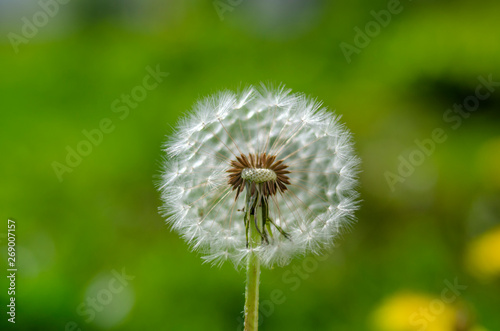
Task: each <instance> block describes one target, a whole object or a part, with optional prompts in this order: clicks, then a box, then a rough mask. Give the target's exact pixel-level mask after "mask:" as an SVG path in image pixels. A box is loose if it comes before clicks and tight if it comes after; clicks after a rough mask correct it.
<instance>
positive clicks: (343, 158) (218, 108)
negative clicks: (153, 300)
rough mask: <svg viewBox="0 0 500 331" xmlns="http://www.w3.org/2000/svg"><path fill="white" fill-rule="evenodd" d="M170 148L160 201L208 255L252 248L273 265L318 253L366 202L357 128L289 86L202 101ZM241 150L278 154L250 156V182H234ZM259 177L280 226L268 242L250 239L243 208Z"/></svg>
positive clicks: (215, 257)
mask: <svg viewBox="0 0 500 331" xmlns="http://www.w3.org/2000/svg"><path fill="white" fill-rule="evenodd" d="M165 150H166V153H167V158H166V161H165V164H164V171H163V174H162V180H161V182H160V183H159V189H160V191H161V195H162V200H163V202H164V205H163V206H162V208H161V209H162V211H163V213H164V215H165V216H166V217H167V222H168V223H169V224H170V225H171V226H172V227H173V228H174V229H175V230H176V231H178V232H179V233H180V234H181V235H182V237H183V238H184V239H185V240H186V241H187V242H188V243H189V244H190V245H191V246H192V247H193V248H194V249H196V250H199V251H200V252H202V253H203V255H204V259H205V260H206V261H210V262H213V263H222V262H223V261H225V260H231V261H233V263H234V264H235V265H237V266H239V265H243V264H244V263H245V260H246V258H247V257H248V256H249V254H250V252H251V251H254V252H257V254H258V255H259V258H260V260H261V264H262V265H266V266H271V265H275V264H278V265H284V264H287V263H289V261H290V260H291V259H292V258H293V257H296V256H301V255H302V256H303V255H305V254H307V253H311V252H312V253H320V252H321V251H322V250H324V249H325V248H327V247H329V246H331V245H332V244H333V243H334V241H335V239H337V238H338V236H339V234H340V233H341V232H342V230H344V229H347V228H348V227H349V225H350V224H351V222H352V221H353V219H354V211H355V210H356V209H357V207H358V204H357V196H358V195H357V192H356V191H355V187H356V186H357V169H358V166H359V159H358V158H357V157H356V156H355V154H354V150H353V146H352V140H351V134H350V133H349V131H348V130H347V129H346V128H345V126H344V125H342V124H341V123H340V122H339V117H338V116H335V115H334V114H333V113H332V112H330V111H328V110H327V109H325V108H322V106H321V103H319V102H317V101H315V100H312V99H310V98H307V97H306V96H304V95H302V94H293V93H291V91H290V90H288V89H285V88H284V87H283V86H281V87H279V88H277V89H273V88H268V87H265V86H262V87H261V88H259V89H255V88H253V87H250V88H248V89H246V90H244V91H243V92H241V93H232V92H229V91H224V92H221V93H219V94H217V95H213V96H210V97H208V98H206V99H204V100H202V101H199V102H198V103H197V104H196V105H195V106H194V109H193V110H192V112H190V113H189V114H188V115H187V116H186V117H185V118H184V119H182V120H181V121H180V123H179V124H178V126H177V131H176V132H175V133H174V134H173V135H172V136H171V137H169V139H168V141H167V143H166V145H165ZM241 155H246V156H247V157H250V155H254V156H256V157H257V156H259V155H266V156H265V157H264V158H263V159H262V160H264V161H261V163H266V162H267V160H269V162H272V160H271V159H270V156H272V157H275V161H274V162H275V163H274V166H271V167H269V166H262V165H261V166H252V167H248V166H243V167H241V173H239V174H238V175H239V176H240V177H241V180H242V181H243V182H244V183H245V182H246V185H244V183H242V182H241V181H239V182H237V180H238V179H239V178H238V177H237V176H236V178H234V177H233V179H234V182H233V185H231V184H230V183H228V176H229V175H228V173H229V174H230V173H231V171H233V172H234V164H237V163H234V162H236V161H235V160H237V157H241ZM273 160H274V159H273ZM279 161H282V164H286V170H287V171H286V175H284V173H283V169H282V168H283V167H282V166H281V165H280V163H278V162H279ZM243 163H245V162H243ZM250 163H252V162H250ZM239 164H240V165H242V163H241V162H240V163H239ZM232 167H233V168H232ZM270 168H272V169H275V170H276V171H273V170H271V169H270ZM280 179H281V183H282V184H283V183H284V184H286V189H281V190H280V189H279V187H278V189H275V190H274V191H273V188H272V187H273V186H272V185H271V184H274V183H277V182H278V181H280ZM284 184H283V185H284ZM238 185H239V186H238ZM252 185H255V187H260V186H261V185H262V187H265V188H266V189H267V192H271V193H272V192H274V193H272V194H271V193H269V194H268V195H267V199H268V200H267V201H268V203H269V208H268V209H269V210H268V212H269V217H270V218H271V219H272V220H273V222H274V224H275V225H276V226H274V225H272V226H271V228H272V229H273V231H272V237H271V236H270V237H269V243H266V244H262V245H259V246H258V247H255V248H247V247H246V237H245V234H246V233H245V232H246V231H245V224H244V215H245V210H246V211H248V208H247V207H248V205H247V203H246V202H247V200H246V198H247V194H250V192H248V191H252V190H250V189H249V188H251V187H252ZM235 188H238V189H235ZM240 188H241V189H242V191H241V192H238V191H239V189H240ZM275 188H276V187H275ZM255 191H256V192H260V193H259V194H261V193H262V192H266V191H265V190H264V191H263V190H255ZM278 227H280V228H281V229H282V230H283V232H284V233H286V234H287V236H288V238H287V237H286V236H285V235H283V234H282V233H281V232H279V231H277V229H278Z"/></svg>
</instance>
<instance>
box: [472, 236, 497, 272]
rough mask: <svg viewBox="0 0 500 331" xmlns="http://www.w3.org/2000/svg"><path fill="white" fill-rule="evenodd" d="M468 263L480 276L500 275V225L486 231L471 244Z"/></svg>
mask: <svg viewBox="0 0 500 331" xmlns="http://www.w3.org/2000/svg"><path fill="white" fill-rule="evenodd" d="M466 264H467V267H468V268H469V270H470V271H471V272H472V273H473V274H474V275H476V276H478V277H480V278H493V277H495V276H499V275H500V227H496V228H494V229H492V230H490V231H488V232H486V233H484V234H483V235H481V236H480V237H478V238H476V239H475V240H473V241H472V242H471V243H470V244H469V247H468V248H467V255H466Z"/></svg>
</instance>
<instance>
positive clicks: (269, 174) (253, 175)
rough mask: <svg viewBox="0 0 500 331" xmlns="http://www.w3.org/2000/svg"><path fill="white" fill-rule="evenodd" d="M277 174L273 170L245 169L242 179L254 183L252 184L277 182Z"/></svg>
mask: <svg viewBox="0 0 500 331" xmlns="http://www.w3.org/2000/svg"><path fill="white" fill-rule="evenodd" d="M276 177H277V176H276V173H275V172H274V171H273V170H271V169H263V168H258V169H253V168H245V169H243V171H242V172H241V178H243V179H245V180H247V181H249V182H252V183H257V184H260V183H265V182H269V181H273V180H276Z"/></svg>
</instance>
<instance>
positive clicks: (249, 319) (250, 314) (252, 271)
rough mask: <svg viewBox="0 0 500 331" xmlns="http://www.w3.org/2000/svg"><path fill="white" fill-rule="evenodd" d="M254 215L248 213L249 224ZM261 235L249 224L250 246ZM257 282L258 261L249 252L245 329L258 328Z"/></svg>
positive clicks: (248, 330)
mask: <svg viewBox="0 0 500 331" xmlns="http://www.w3.org/2000/svg"><path fill="white" fill-rule="evenodd" d="M254 217H256V215H252V214H250V222H249V223H250V225H253V224H254V221H255V220H254ZM260 239H261V236H260V235H259V234H258V232H257V229H255V227H254V226H250V243H249V244H250V247H252V248H254V247H256V246H257V245H258V244H259V242H260ZM259 282H260V261H259V256H258V255H257V254H256V253H255V252H253V251H252V252H251V253H250V255H249V257H248V263H247V284H246V289H245V331H257V330H258V328H259Z"/></svg>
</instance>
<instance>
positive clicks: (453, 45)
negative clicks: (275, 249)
mask: <svg viewBox="0 0 500 331" xmlns="http://www.w3.org/2000/svg"><path fill="white" fill-rule="evenodd" d="M388 8H398V13H393V14H391V17H390V21H389V22H387V24H384V25H385V26H382V25H381V24H378V23H377V24H378V26H379V29H378V30H377V28H376V26H377V24H374V23H373V22H376V21H375V19H374V16H373V13H371V12H372V11H375V12H376V13H380V11H382V10H386V11H387V9H388ZM499 12H500V3H499V2H498V1H493V0H492V1H487V0H481V1H444V0H443V1H428V0H418V1H416V0H415V1H406V0H402V1H401V2H400V3H399V5H398V3H397V2H394V1H386V0H377V1H368V0H356V1H326V0H325V1H320V0H314V1H306V0H241V1H238V0H232V1H230V0H222V1H201V0H189V1H161V0H147V1H140V0H122V1H119V0H113V1H111V0H108V1H104V0H87V1H67V0H64V1H63V0H59V1H56V0H52V1H49V0H41V1H28V0H23V1H21V0H0V32H1V33H0V36H1V38H0V151H1V154H0V155H1V161H0V175H1V178H0V182H1V190H0V215H1V216H0V219H1V222H0V224H3V225H1V226H0V240H1V242H0V250H1V256H2V264H1V266H2V271H1V274H3V275H4V276H2V277H1V278H0V279H1V280H0V302H1V306H2V307H3V308H2V314H1V315H0V316H1V318H0V328H1V329H7V328H8V327H12V325H11V323H8V322H7V315H6V314H5V309H6V304H7V303H8V300H9V296H8V295H7V287H8V283H7V279H6V277H5V275H6V274H7V272H6V268H7V266H6V262H7V248H6V247H7V246H6V233H7V219H8V218H13V219H14V220H16V226H17V227H16V235H17V246H16V247H17V268H18V273H17V279H16V281H17V288H16V303H17V305H16V308H17V316H16V324H15V328H16V329H19V330H79V329H80V330H240V329H241V321H242V319H241V316H242V313H241V312H242V309H243V302H244V278H245V275H244V271H241V270H236V269H235V268H234V267H233V266H232V265H230V264H225V265H224V266H222V267H220V268H218V267H212V266H210V265H207V264H202V260H201V258H200V256H199V255H197V254H196V253H192V252H190V251H189V250H188V247H187V245H186V244H185V243H184V242H183V241H182V240H181V239H179V237H178V235H177V234H176V233H173V232H171V231H170V229H169V228H168V226H166V225H165V223H164V220H163V219H162V218H161V217H160V216H159V215H158V212H157V210H158V207H159V205H160V200H159V195H158V192H157V191H156V188H155V186H154V180H155V177H156V176H157V175H158V174H159V172H160V170H161V157H162V152H161V146H162V143H163V142H164V140H165V135H166V134H169V133H170V132H172V128H173V126H175V123H176V122H177V120H178V119H179V117H180V116H181V115H182V113H183V112H184V111H186V110H189V109H190V108H191V106H192V104H193V103H194V102H195V101H196V100H197V99H198V98H199V97H202V96H206V95H208V94H210V93H213V92H216V91H217V90H219V89H224V88H229V89H235V90H236V89H238V88H240V87H242V86H245V85H247V84H259V83H260V82H274V83H280V82H283V83H285V84H286V85H287V87H290V88H292V89H294V90H295V91H302V92H305V93H306V94H309V95H312V96H314V97H317V98H318V99H320V100H323V101H324V103H325V105H327V106H328V107H329V108H330V109H332V110H336V111H337V112H338V113H340V114H342V115H343V121H344V122H345V123H346V124H347V126H348V127H349V128H350V129H351V131H352V132H353V134H354V137H355V142H356V148H357V150H358V152H359V154H360V156H361V158H362V160H363V165H362V173H361V176H360V182H361V184H360V191H361V197H362V200H363V202H362V208H361V210H360V211H359V212H358V213H357V216H358V223H357V224H355V225H354V226H353V228H352V230H351V231H350V232H348V233H345V234H344V235H343V238H342V239H341V240H340V241H339V243H338V245H337V247H336V248H335V249H333V250H331V251H330V252H328V254H326V256H325V258H324V259H322V260H321V261H319V260H316V259H311V258H308V259H307V260H297V261H294V263H293V264H291V265H290V266H287V267H285V268H275V269H273V270H264V271H263V273H262V279H261V280H262V282H261V300H262V302H264V301H266V300H267V301H266V303H265V304H262V305H261V306H262V307H263V310H262V316H261V323H262V324H261V327H260V329H261V330H347V331H351V330H373V331H413V330H429V331H469V330H473V331H485V330H488V331H498V330H500V314H499V312H500V113H499V112H500V86H499V84H498V83H491V84H490V86H489V88H490V90H487V89H485V88H482V89H481V90H480V91H481V93H482V94H486V93H489V96H488V97H486V98H484V100H480V102H479V104H478V105H474V104H472V105H473V107H472V108H473V109H475V108H477V109H476V110H474V111H470V112H469V111H465V112H463V113H462V115H460V114H459V113H450V112H449V109H452V108H453V106H454V104H457V105H462V104H463V103H464V100H468V101H467V102H472V103H473V102H474V96H475V94H476V89H477V87H478V86H479V85H480V84H481V79H483V80H488V79H489V80H491V81H494V82H500V62H499V61H500V39H499V38H500V20H498V13H499ZM370 22H372V23H370ZM367 24H368V28H369V29H372V30H369V31H366V30H365V29H366V28H367ZM357 29H359V30H360V31H362V33H366V32H369V34H370V35H367V36H368V37H367V38H368V40H367V38H364V39H363V37H359V36H358V37H356V36H357V35H358V34H359V30H357ZM356 38H357V39H356ZM355 39H356V40H355ZM356 41H357V42H358V46H359V45H361V46H363V47H358V48H357V51H355V52H353V53H352V54H350V55H349V56H347V57H346V56H345V54H344V52H343V50H342V47H341V45H344V46H345V45H346V44H349V45H351V46H356ZM343 43H345V44H343ZM360 43H361V44H360ZM147 68H150V69H147ZM148 70H160V71H161V72H164V73H168V76H166V74H164V75H163V76H161V77H160V78H161V79H159V80H161V82H159V83H158V84H157V86H155V88H152V89H151V90H147V91H146V92H147V95H144V96H143V95H142V94H141V93H140V92H141V91H142V90H141V88H140V87H139V88H137V86H142V84H143V79H144V77H146V76H147V75H148V73H149V71H148ZM480 77H483V78H480ZM151 82H152V81H151ZM495 84H496V85H495ZM132 92H134V93H136V97H137V96H138V98H139V99H140V100H139V101H138V100H135V101H138V102H134V101H133V99H132V101H130V102H131V103H129V106H126V104H125V103H124V102H125V101H123V100H124V99H122V97H123V95H125V98H126V95H130V94H131V93H132ZM116 100H118V101H116ZM471 100H472V101H471ZM119 106H121V107H125V109H124V108H121V110H119V109H118V108H117V107H119ZM476 106H477V107H476ZM468 107H469V108H470V107H471V106H468ZM127 109H128V110H127ZM126 110H127V112H126ZM125 114H126V116H125ZM447 116H448V117H447ZM457 116H458V117H457ZM106 119H109V120H106ZM103 120H104V121H105V122H106V121H108V122H107V123H108V125H109V124H110V123H111V125H112V130H111V129H109V127H108V131H110V132H108V133H103V134H102V138H98V135H97V136H94V137H95V139H97V140H96V141H97V143H95V144H92V145H90V146H91V151H90V150H89V145H88V143H85V141H89V138H87V137H86V136H85V134H84V130H87V131H88V132H93V131H92V130H95V129H99V128H100V125H101V122H102V121H103ZM436 128H440V129H442V130H443V131H444V132H445V134H446V137H447V139H446V140H445V141H444V142H440V143H435V148H434V150H433V151H432V152H430V153H428V154H429V155H425V157H424V158H423V159H422V160H420V159H419V158H418V157H417V156H418V155H417V154H418V148H419V147H418V145H417V143H416V142H415V140H418V141H421V142H422V141H428V139H430V138H431V137H432V132H433V130H435V129H436ZM78 148H80V149H81V150H84V151H86V152H85V154H86V155H85V156H81V159H80V160H79V159H78V158H76V159H74V158H73V159H71V157H70V160H69V162H73V163H72V164H73V166H69V167H68V168H59V169H64V171H63V170H60V172H59V174H58V173H57V171H55V169H54V167H55V165H56V163H54V162H57V164H59V165H68V163H67V162H68V160H67V159H66V158H67V155H68V153H69V152H68V151H69V150H76V149H78ZM415 151H417V152H415ZM412 153H413V154H412ZM412 155H413V156H412ZM73 157H74V156H73ZM412 157H413V160H414V161H415V160H417V161H418V162H416V163H418V164H415V162H413V165H412V166H411V167H409V168H410V169H408V168H406V169H405V168H404V166H402V165H401V164H404V163H405V161H402V160H406V161H408V160H409V159H410V158H412ZM408 162H410V161H408ZM68 169H69V170H68ZM61 171H62V172H61ZM402 174H403V175H402ZM397 176H400V177H397ZM388 178H390V179H388ZM394 178H397V180H396V179H394ZM304 261H306V262H304ZM120 275H121V276H120ZM455 283H456V284H455ZM450 284H452V285H450ZM453 284H455V285H453ZM457 284H458V285H457ZM450 286H451V287H454V288H455V291H454V292H453V291H451V290H446V289H447V288H450ZM273 291H274V292H273ZM273 293H274V294H273ZM276 293H278V294H280V295H279V296H278V297H277V296H276V295H275V294H276ZM443 295H444V296H443Z"/></svg>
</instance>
